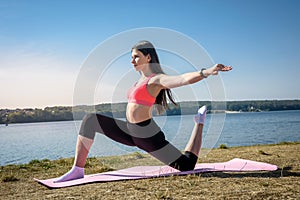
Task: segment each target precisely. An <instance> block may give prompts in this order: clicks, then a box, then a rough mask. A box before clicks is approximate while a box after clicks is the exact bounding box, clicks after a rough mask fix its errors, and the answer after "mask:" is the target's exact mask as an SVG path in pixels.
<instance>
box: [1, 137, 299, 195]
mask: <svg viewBox="0 0 300 200" xmlns="http://www.w3.org/2000/svg"><path fill="white" fill-rule="evenodd" d="M299 152H300V143H288V144H280V145H260V146H251V147H234V148H227V149H220V148H219V149H213V150H212V151H211V152H210V153H209V154H207V155H206V156H205V157H200V158H199V160H198V162H202V163H211V162H223V161H228V160H231V159H233V158H243V159H249V160H255V161H261V162H267V163H271V164H275V165H277V166H278V167H279V169H278V170H277V171H273V172H247V173H240V172H235V173H225V172H215V173H202V174H197V175H188V176H172V177H164V178H152V179H142V180H132V181H117V182H108V183H94V184H87V185H81V186H75V187H69V188H62V189H52V190H51V189H48V188H46V187H45V186H43V185H40V184H38V183H37V182H35V181H34V180H33V178H34V177H35V178H39V179H47V178H53V177H58V176H60V175H62V174H64V173H65V172H66V171H68V169H70V167H71V166H72V162H73V160H72V159H60V160H55V161H49V160H43V161H39V160H33V161H31V162H30V163H28V164H23V165H7V166H1V167H0V178H1V179H0V181H1V182H0V191H1V192H0V199H113V200H117V199H143V200H146V199H170V200H171V199H178V200H179V199H180V200H182V199H299V200H300V178H299V176H300V156H299ZM146 164H152V165H158V164H160V163H159V162H157V161H156V160H155V159H153V158H151V157H149V156H148V155H146V154H140V153H133V154H130V155H125V156H114V157H99V158H89V159H88V162H87V166H86V174H91V173H99V172H102V171H108V170H112V169H121V168H125V167H131V166H137V165H146Z"/></svg>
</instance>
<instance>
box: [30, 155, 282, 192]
mask: <svg viewBox="0 0 300 200" xmlns="http://www.w3.org/2000/svg"><path fill="white" fill-rule="evenodd" d="M274 170H277V166H276V165H271V164H268V163H263V162H256V161H251V160H244V159H239V158H235V159H233V160H230V161H228V162H223V163H203V164H197V165H196V167H195V169H194V170H191V171H185V172H180V171H178V170H176V169H173V168H171V167H169V166H137V167H131V168H127V169H121V170H117V171H110V172H103V173H99V174H91V175H85V176H84V178H81V179H77V180H73V181H66V182H61V183H54V182H53V180H54V179H55V178H51V179H46V180H39V179H34V180H36V181H37V182H39V183H41V184H43V185H45V186H46V187H48V188H62V187H70V186H75V185H82V184H87V183H94V182H108V181H119V180H134V179H142V178H155V177H164V176H171V175H187V174H195V173H203V172H217V171H224V172H225V171H227V172H228V171H232V172H241V171H274Z"/></svg>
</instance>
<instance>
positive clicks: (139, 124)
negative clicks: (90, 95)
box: [55, 41, 232, 182]
mask: <svg viewBox="0 0 300 200" xmlns="http://www.w3.org/2000/svg"><path fill="white" fill-rule="evenodd" d="M131 54H132V60H131V63H132V64H133V66H134V68H135V70H136V71H138V72H139V73H140V75H141V78H140V79H139V81H138V82H137V83H136V84H135V85H134V86H133V87H132V88H130V89H129V90H128V94H127V96H128V105H127V109H126V118H127V121H126V122H125V121H121V120H118V119H114V118H110V117H107V116H103V115H100V114H87V115H86V116H85V117H84V119H83V121H82V125H81V128H80V131H79V135H78V139H77V146H76V153H75V161H74V165H73V167H72V169H71V170H70V171H69V172H68V173H66V174H65V175H63V176H61V177H59V178H58V179H56V180H55V182H63V181H69V180H74V179H78V178H83V177H84V166H85V163H86V159H87V156H88V152H89V150H90V148H91V146H92V144H93V141H94V137H95V133H96V132H99V133H102V134H104V135H106V136H107V137H109V138H111V139H113V140H115V141H117V142H120V143H122V144H125V145H129V146H137V147H139V148H140V149H142V150H145V151H146V152H148V153H149V154H151V155H152V156H154V157H155V158H157V159H158V160H160V161H161V162H163V163H164V164H166V165H169V166H171V167H173V168H175V169H178V170H180V171H187V170H193V169H194V167H195V165H196V162H197V160H198V155H199V152H200V148H201V142H202V130H203V126H204V121H205V117H206V106H203V107H201V108H200V109H199V110H198V114H197V115H196V116H195V118H194V121H195V125H194V129H193V131H192V134H191V137H190V140H189V142H188V144H187V146H186V148H185V152H184V154H182V153H181V152H180V151H179V150H178V149H177V148H176V147H174V146H173V145H172V144H170V143H169V142H168V141H167V140H166V139H165V136H164V133H163V132H162V131H161V129H160V128H159V127H158V126H157V124H156V123H155V122H154V121H153V119H152V109H153V105H154V104H156V110H157V112H158V113H162V112H163V111H164V110H165V109H167V108H168V104H167V97H168V99H169V100H170V101H171V102H172V103H174V104H176V103H175V102H174V100H173V97H172V94H171V91H170V89H171V88H176V87H180V86H184V85H187V84H192V83H196V82H198V81H200V80H202V79H204V78H206V77H208V76H210V75H217V74H218V72H219V71H230V70H231V69H232V68H231V67H230V66H224V65H222V64H216V65H214V66H212V67H211V68H209V69H204V68H203V69H202V70H201V71H200V72H190V73H185V74H181V75H178V76H168V75H166V74H165V73H164V72H163V70H162V69H161V66H160V63H159V59H158V56H157V53H156V50H155V48H154V46H153V45H152V44H151V43H150V42H148V41H141V42H139V43H137V44H136V45H134V46H133V48H132V51H131Z"/></svg>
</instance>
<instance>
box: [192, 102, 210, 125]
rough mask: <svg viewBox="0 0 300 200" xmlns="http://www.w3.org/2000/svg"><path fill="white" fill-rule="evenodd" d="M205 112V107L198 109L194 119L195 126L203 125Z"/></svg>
mask: <svg viewBox="0 0 300 200" xmlns="http://www.w3.org/2000/svg"><path fill="white" fill-rule="evenodd" d="M206 111H207V107H206V106H202V107H201V108H199V110H198V113H197V115H196V116H195V117H194V121H195V122H196V123H197V124H204V123H205V119H206Z"/></svg>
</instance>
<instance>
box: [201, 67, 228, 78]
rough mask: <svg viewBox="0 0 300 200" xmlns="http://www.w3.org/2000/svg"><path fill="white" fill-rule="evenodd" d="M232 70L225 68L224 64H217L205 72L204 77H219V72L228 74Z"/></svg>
mask: <svg viewBox="0 0 300 200" xmlns="http://www.w3.org/2000/svg"><path fill="white" fill-rule="evenodd" d="M230 70H232V67H231V66H225V65H223V64H215V65H214V66H212V67H211V68H208V69H206V70H204V72H203V73H204V75H205V76H209V75H218V73H219V71H221V72H227V71H230Z"/></svg>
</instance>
